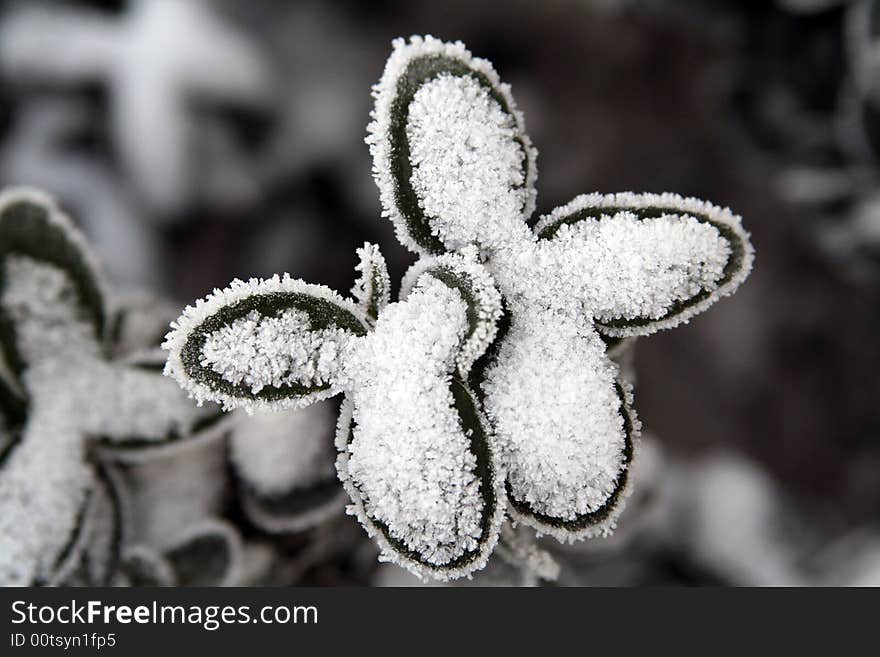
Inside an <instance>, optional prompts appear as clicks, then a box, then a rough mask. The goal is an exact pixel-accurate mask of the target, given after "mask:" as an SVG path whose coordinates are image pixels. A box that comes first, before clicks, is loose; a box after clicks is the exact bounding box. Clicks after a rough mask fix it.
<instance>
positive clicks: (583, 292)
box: [535, 193, 754, 336]
mask: <svg viewBox="0 0 880 657" xmlns="http://www.w3.org/2000/svg"><path fill="white" fill-rule="evenodd" d="M535 233H536V234H537V235H538V236H539V238H540V242H539V245H543V244H544V243H545V241H547V243H548V244H551V245H553V244H554V243H556V245H554V246H549V247H546V248H547V253H546V254H544V255H545V258H546V259H548V260H550V259H555V260H556V263H554V264H560V263H561V262H564V261H566V260H567V259H568V260H570V259H571V258H575V259H576V260H575V262H574V263H573V266H569V267H568V269H569V270H570V271H564V268H560V270H559V272H558V274H557V276H558V277H559V278H560V279H563V280H562V281H561V282H562V284H565V283H567V282H571V283H575V282H576V281H577V277H578V276H580V277H581V278H582V279H588V281H586V282H581V283H580V285H579V287H578V288H576V289H575V290H573V291H572V293H571V296H576V297H577V298H578V300H579V301H581V302H582V304H583V307H582V309H581V310H582V312H584V313H585V314H588V315H590V316H592V317H593V318H594V319H596V322H597V325H598V328H599V329H600V330H602V331H603V332H605V333H607V334H609V335H616V336H626V335H647V334H649V333H653V332H654V331H657V330H659V329H663V328H671V327H674V326H677V325H678V324H681V323H683V322H687V321H688V320H689V319H690V317H692V316H693V315H695V314H697V313H699V312H702V311H703V310H705V309H706V308H708V307H709V306H710V305H712V304H713V303H714V302H715V301H717V300H718V299H719V298H721V297H724V296H727V295H730V294H732V293H733V292H734V291H735V290H736V289H737V287H739V285H740V283H742V281H743V280H745V278H746V277H747V276H748V274H749V272H750V271H751V268H752V262H753V260H754V251H753V249H752V246H751V244H750V243H749V239H748V234H747V233H746V232H745V231H744V230H743V228H742V225H741V220H740V218H739V217H738V216H736V215H734V214H733V213H731V212H730V210H727V209H722V208H719V207H717V206H713V205H711V204H709V203H706V202H705V201H700V200H698V199H693V198H682V197H680V196H677V195H675V194H632V193H624V194H606V195H600V194H587V195H584V196H579V197H578V198H576V199H575V200H574V201H572V202H570V203H568V204H567V205H564V206H561V207H559V208H557V209H556V210H554V211H553V212H552V213H551V214H549V215H547V216H546V217H542V218H541V220H540V221H539V222H538V224H537V225H536V226H535ZM587 260H589V262H586V261H587ZM572 270H573V271H572ZM566 279H567V280H566ZM585 285H588V286H591V289H590V290H587V289H585ZM562 294H563V293H562V292H561V291H558V292H556V294H554V295H553V296H555V297H560V296H562ZM590 295H591V296H592V298H591V296H590Z"/></svg>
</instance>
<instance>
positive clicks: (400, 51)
mask: <svg viewBox="0 0 880 657" xmlns="http://www.w3.org/2000/svg"><path fill="white" fill-rule="evenodd" d="M374 96H375V108H374V110H373V114H372V118H373V121H372V123H371V124H370V125H369V128H368V132H369V136H368V138H367V142H368V143H369V146H370V150H371V152H372V155H373V173H374V177H375V179H376V183H377V185H378V187H379V191H380V198H381V201H382V207H383V214H384V215H386V216H387V217H389V218H390V219H391V220H392V222H393V223H394V227H395V230H396V233H397V236H398V238H399V239H400V241H401V243H403V244H404V245H405V246H407V247H408V248H410V249H411V250H412V251H414V252H416V253H418V254H420V255H421V256H422V260H421V261H420V262H418V263H417V264H416V265H415V274H413V275H417V273H418V272H419V271H422V270H423V269H425V268H430V267H431V266H432V262H433V258H436V257H438V256H440V257H445V256H442V255H440V254H448V253H454V252H456V251H458V250H460V249H462V248H465V247H477V248H478V249H479V251H480V254H481V256H482V259H483V264H484V266H485V267H486V269H487V270H488V271H489V272H490V273H491V275H492V277H493V278H494V280H495V282H496V284H497V286H498V289H499V290H500V292H501V294H502V296H503V302H504V307H505V314H504V317H503V319H502V326H503V330H502V331H501V333H502V335H500V336H499V338H498V339H497V340H496V341H495V343H494V344H493V345H492V347H491V349H490V350H489V351H488V352H487V353H486V354H485V355H484V357H483V358H482V359H481V360H480V362H478V363H477V364H476V366H475V367H474V368H473V369H472V370H471V379H470V384H471V387H472V388H473V390H474V391H475V392H476V393H477V394H478V395H479V396H480V398H481V400H482V402H483V405H484V408H485V412H486V415H487V417H488V419H489V421H490V423H491V425H492V427H493V429H494V433H495V439H496V441H497V444H498V451H499V453H500V454H501V457H502V460H503V463H504V466H505V469H506V471H507V480H506V483H505V487H506V492H507V498H508V501H509V503H510V508H511V513H512V515H513V516H514V517H515V518H516V519H517V520H520V521H521V522H523V523H526V524H528V525H532V526H533V527H535V528H536V529H537V530H539V531H540V532H542V533H546V534H552V535H553V536H555V537H556V538H558V539H560V540H562V541H570V540H575V539H579V538H584V537H589V536H595V535H602V534H606V533H608V532H609V531H610V530H611V529H613V527H614V524H615V521H616V518H617V515H618V513H619V512H620V509H621V506H622V505H621V503H622V501H623V500H624V499H625V497H626V495H627V490H628V485H629V476H628V473H629V469H630V466H631V464H632V461H633V459H634V457H635V450H636V447H637V439H638V433H639V423H638V421H637V420H636V417H635V413H634V412H633V410H632V395H631V389H630V385H629V384H628V383H627V382H625V381H623V380H622V379H621V377H620V376H619V368H618V366H617V365H616V364H615V363H614V362H613V361H612V360H611V359H610V358H609V356H608V353H607V347H606V343H607V342H610V341H614V340H617V339H620V338H627V337H633V336H642V335H648V334H650V333H653V332H655V331H658V330H660V329H666V328H672V327H674V326H677V325H679V324H681V323H684V322H687V321H688V320H689V319H690V318H691V317H693V316H694V315H696V314H697V313H699V312H702V311H703V310H705V309H706V308H708V307H709V306H710V305H712V304H713V303H714V302H715V301H717V300H718V299H720V298H721V297H724V296H727V295H729V294H731V293H733V292H734V291H735V290H736V288H737V287H738V286H739V284H740V283H741V282H742V281H743V280H744V279H745V278H746V276H747V275H748V273H749V271H750V270H751V266H752V260H753V250H752V247H751V244H750V243H749V239H748V234H747V233H746V232H745V231H744V230H743V228H742V225H741V222H740V218H739V217H738V216H736V215H734V214H733V213H732V212H730V211H729V210H727V209H724V208H720V207H717V206H714V205H712V204H710V203H707V202H704V201H700V200H697V199H692V198H682V197H680V196H677V195H675V194H634V193H621V194H586V195H582V196H578V197H577V198H575V199H574V200H573V201H571V202H570V203H568V204H566V205H564V206H562V207H560V208H557V209H556V210H554V211H553V212H551V213H549V214H548V215H546V216H544V217H541V218H540V219H539V220H538V221H537V222H536V223H535V224H534V225H533V226H532V225H530V224H529V223H528V221H529V220H530V218H531V215H532V212H533V210H534V207H535V198H536V191H535V180H536V177H537V170H536V166H535V160H536V151H535V149H534V147H533V146H532V144H531V141H530V139H529V137H528V135H527V134H526V132H525V126H524V121H523V116H522V114H521V113H520V112H519V111H518V110H517V108H516V104H515V103H514V100H513V96H512V95H511V92H510V87H509V86H508V85H506V84H504V83H503V82H501V80H500V78H499V77H498V74H497V73H496V72H495V70H494V68H493V67H492V65H491V64H490V63H489V62H488V61H486V60H484V59H480V58H476V57H473V56H472V55H471V53H470V52H469V51H468V50H467V49H466V48H465V46H464V45H463V44H462V43H460V42H455V43H445V42H442V41H440V40H438V39H434V38H432V37H430V36H428V37H412V38H411V39H410V40H409V41H404V40H403V39H398V40H396V41H395V42H394V52H393V53H392V55H391V57H390V58H389V60H388V63H387V66H386V68H385V72H384V74H383V75H382V78H381V80H380V81H379V83H378V84H377V85H376V87H375V89H374ZM411 277H412V275H411Z"/></svg>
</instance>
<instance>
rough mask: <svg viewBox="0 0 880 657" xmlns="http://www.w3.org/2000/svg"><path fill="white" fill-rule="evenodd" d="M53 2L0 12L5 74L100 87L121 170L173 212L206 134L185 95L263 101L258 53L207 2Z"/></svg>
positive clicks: (264, 75)
mask: <svg viewBox="0 0 880 657" xmlns="http://www.w3.org/2000/svg"><path fill="white" fill-rule="evenodd" d="M54 5H55V3H40V4H38V3H36V2H29V3H27V6H20V7H16V8H14V10H12V11H10V12H8V14H7V15H6V16H5V18H4V21H3V23H2V25H0V29H2V32H0V62H2V63H3V68H4V72H5V73H6V75H7V76H9V77H12V78H14V79H17V80H25V81H28V82H32V81H33V80H42V81H44V82H46V83H49V84H62V85H65V86H67V85H71V84H79V85H84V84H92V85H94V84H98V85H102V86H105V87H106V88H107V91H108V96H109V97H110V99H111V102H110V107H111V114H110V123H111V130H112V131H113V137H114V140H115V146H116V150H117V151H118V153H119V154H120V156H121V157H122V159H123V161H124V164H125V166H124V168H125V169H126V170H127V171H128V172H130V173H131V175H132V176H133V177H134V179H135V181H136V183H137V184H138V187H139V189H140V192H141V194H142V196H143V197H144V198H145V199H146V200H147V201H148V202H149V203H150V205H151V206H153V207H154V208H156V209H157V210H159V211H160V212H161V213H173V212H175V211H179V210H180V209H181V208H182V207H184V206H185V204H186V203H187V202H190V201H191V200H192V198H191V197H192V195H193V191H192V188H193V186H194V182H195V181H194V175H195V174H196V173H197V172H196V171H195V169H194V167H193V166H192V164H193V163H192V161H191V153H192V152H193V150H194V149H193V141H194V140H195V139H196V138H197V137H205V136H206V135H205V126H203V125H201V124H200V122H199V121H197V120H195V117H193V116H191V113H192V106H191V102H190V101H191V99H192V98H194V97H195V98H200V99H208V100H210V101H213V102H215V103H219V104H223V105H225V106H231V107H243V108H254V107H256V108H262V107H265V106H266V105H267V104H268V100H269V96H270V87H271V84H270V76H269V72H268V67H267V66H266V63H265V61H264V58H263V54H262V53H261V52H260V50H259V48H258V46H257V45H256V44H254V43H252V42H251V41H250V40H249V39H248V38H247V37H246V36H245V35H243V34H242V33H240V32H239V31H237V30H236V29H235V28H234V27H233V26H231V25H230V24H228V23H227V22H226V21H224V20H223V19H221V18H220V16H219V15H218V14H217V12H216V11H215V10H214V9H213V8H212V7H211V3H210V2H207V1H206V0H137V1H136V2H132V3H129V6H128V7H127V8H126V11H125V12H123V13H122V14H120V15H114V14H108V13H106V12H99V11H89V10H87V9H83V8H65V7H57V6H54ZM46 44H51V47H47V45H46ZM144 135H149V136H150V138H149V139H144ZM207 136H209V135H207ZM199 141H201V140H199ZM209 164H210V163H209Z"/></svg>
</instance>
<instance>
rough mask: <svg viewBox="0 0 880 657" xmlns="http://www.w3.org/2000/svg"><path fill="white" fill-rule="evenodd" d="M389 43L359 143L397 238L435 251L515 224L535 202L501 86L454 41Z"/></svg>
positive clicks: (518, 125)
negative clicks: (365, 133)
mask: <svg viewBox="0 0 880 657" xmlns="http://www.w3.org/2000/svg"><path fill="white" fill-rule="evenodd" d="M393 45H394V52H393V53H392V55H391V57H390V58H389V59H388V63H387V65H386V67H385V72H384V73H383V75H382V79H381V80H380V81H379V83H378V84H377V85H376V86H375V87H374V89H373V95H374V97H375V99H376V104H375V109H374V110H373V112H372V114H371V117H372V119H373V120H372V122H371V123H370V125H369V126H368V128H367V129H368V132H369V136H368V137H367V143H369V145H370V152H371V153H372V155H373V175H374V177H375V179H376V184H377V185H378V186H379V191H380V194H381V199H382V207H383V208H384V214H385V215H387V216H389V217H390V218H391V219H392V221H393V222H394V226H395V229H396V231H397V236H398V238H399V239H400V241H401V242H402V243H403V244H404V245H405V246H407V247H408V248H410V249H412V250H414V251H416V252H418V253H434V254H438V253H442V252H444V251H446V250H452V249H456V248H459V247H461V246H464V245H466V244H468V243H472V242H478V241H480V239H481V238H482V236H483V235H486V236H489V237H494V236H495V234H496V232H498V231H502V232H509V231H513V232H517V231H520V230H522V229H523V219H524V218H526V217H528V216H529V215H530V214H531V213H532V211H533V209H534V201H535V193H534V181H535V177H536V169H535V151H534V149H533V148H532V146H531V143H530V141H529V138H528V136H527V135H526V134H525V131H524V127H523V119H522V115H521V114H520V113H519V112H518V111H517V109H516V105H515V104H514V102H513V97H512V96H511V95H510V88H509V87H508V86H507V85H506V84H503V83H502V82H501V81H500V80H499V79H498V75H497V73H495V70H494V69H493V68H492V65H491V64H490V63H489V62H487V61H486V60H484V59H479V58H474V57H472V56H471V54H470V52H468V50H467V49H466V48H465V47H464V45H463V44H462V43H460V42H456V43H444V42H442V41H440V40H438V39H435V38H433V37H431V36H426V37H419V36H414V37H411V38H410V40H409V41H408V42H407V41H404V40H403V39H397V40H395V41H394V42H393ZM487 229H488V230H487Z"/></svg>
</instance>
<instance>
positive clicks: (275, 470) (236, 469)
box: [0, 188, 344, 585]
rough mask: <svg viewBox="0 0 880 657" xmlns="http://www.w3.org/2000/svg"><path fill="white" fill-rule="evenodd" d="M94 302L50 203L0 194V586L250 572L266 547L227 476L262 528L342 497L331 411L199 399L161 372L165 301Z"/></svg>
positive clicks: (98, 285) (72, 239) (286, 527)
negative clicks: (264, 446)
mask: <svg viewBox="0 0 880 657" xmlns="http://www.w3.org/2000/svg"><path fill="white" fill-rule="evenodd" d="M106 299H107V295H106V290H105V289H104V284H103V283H102V279H101V277H100V275H99V273H98V268H97V265H96V263H95V261H94V259H93V257H92V255H91V251H90V250H89V248H88V246H87V244H86V243H85V241H84V239H83V237H82V236H81V234H80V233H79V232H78V231H77V230H76V228H74V226H73V225H72V223H71V221H70V220H69V219H68V218H67V216H66V215H65V214H64V213H63V212H62V211H61V210H60V209H59V208H58V207H57V205H56V204H55V202H54V201H53V200H52V199H51V198H50V197H48V196H47V195H45V194H43V193H42V192H38V191H36V190H32V189H27V188H11V189H8V190H5V191H3V192H2V193H0V325H2V326H3V331H2V332H0V418H2V421H0V512H2V513H0V584H5V585H10V584H24V585H26V584H35V583H44V584H61V583H86V584H109V583H153V584H162V583H165V584H171V583H177V584H186V583H189V584H240V583H244V582H248V581H254V580H255V579H256V578H257V577H258V576H259V574H260V573H262V572H265V571H267V570H268V568H270V567H271V566H272V564H273V563H274V562H275V561H276V556H275V555H274V553H272V551H271V550H269V551H268V553H267V548H266V547H265V546H260V545H252V544H251V543H250V542H245V541H243V540H242V538H241V536H240V535H239V531H238V529H237V528H236V527H234V526H233V525H231V524H230V523H228V522H226V521H225V520H223V519H222V518H221V516H222V514H223V513H224V506H225V505H226V504H227V497H228V494H229V493H228V491H229V489H230V488H232V486H231V485H230V482H229V481H228V479H229V475H230V473H232V474H233V475H234V477H235V479H236V482H235V483H236V484H237V488H240V489H241V490H242V499H241V500H240V504H241V506H242V508H243V510H244V512H245V514H247V515H248V516H249V517H250V516H253V518H252V520H253V523H254V524H255V525H256V526H257V527H260V528H261V529H263V530H264V531H265V532H266V533H267V534H268V535H272V534H274V533H279V532H292V531H303V530H308V529H311V528H313V527H316V526H317V525H319V524H320V523H323V522H326V520H327V519H328V518H330V517H332V516H333V515H334V514H335V513H337V512H339V511H341V508H342V506H343V505H342V501H343V496H344V491H343V490H342V487H341V486H340V485H339V483H338V482H337V481H336V479H335V472H334V468H333V462H334V458H335V454H333V449H332V437H333V433H334V430H335V421H334V420H335V418H334V416H333V412H332V409H329V408H326V407H320V406H316V407H315V408H313V409H309V411H310V412H309V414H308V415H307V416H303V417H299V416H294V415H291V414H287V415H286V416H279V417H278V418H276V419H274V420H272V421H266V420H263V421H262V422H256V421H253V422H251V421H249V418H248V417H247V416H245V415H240V414H234V415H231V416H228V417H226V418H221V417H220V416H219V415H218V411H217V410H216V408H212V407H205V408H198V407H197V406H196V405H194V404H193V403H192V401H191V400H189V399H187V397H186V395H185V394H183V392H182V391H181V390H180V388H179V387H178V386H177V385H176V384H175V383H174V382H173V381H170V380H168V379H167V378H165V377H163V376H162V375H161V368H162V365H163V363H164V356H162V357H161V360H158V359H157V354H156V351H155V348H156V347H155V346H156V345H158V339H159V338H160V337H161V335H162V333H164V331H165V329H166V328H167V322H168V320H167V319H165V320H164V321H162V310H161V309H162V305H161V304H159V303H158V302H156V300H155V299H151V298H149V297H145V296H143V295H141V296H139V297H137V298H129V299H124V300H117V301H116V302H115V303H110V302H108V301H107V300H106ZM160 328H161V330H160ZM151 344H152V345H154V347H153V350H151V349H150V348H149V347H150V346H151ZM270 427H271V428H272V430H271V431H270V430H269V428H270ZM267 437H268V438H271V439H273V440H275V443H276V445H275V451H274V452H272V451H271V450H270V451H268V452H266V453H262V454H260V453H257V454H256V455H255V450H257V449H259V447H260V441H261V440H264V441H265V439H266V438H267ZM227 440H229V441H233V440H234V441H236V442H235V448H234V449H230V450H229V453H231V454H232V460H231V462H229V461H228V460H227V458H228V457H227ZM279 447H281V448H282V451H279V449H278V448H279ZM284 448H287V449H292V450H293V451H294V454H295V456H297V458H296V459H283V458H279V457H280V456H282V455H283V449H284ZM267 455H269V456H270V457H271V458H273V459H274V463H273V462H267V460H266V456H267ZM261 458H262V459H263V460H262V461H261V460H260V459H261ZM279 466H280V467H279Z"/></svg>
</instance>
